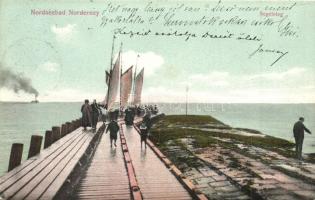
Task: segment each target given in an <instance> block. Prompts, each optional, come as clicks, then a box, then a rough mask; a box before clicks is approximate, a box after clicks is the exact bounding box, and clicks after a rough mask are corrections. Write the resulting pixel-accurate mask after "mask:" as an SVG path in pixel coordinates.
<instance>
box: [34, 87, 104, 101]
mask: <svg viewBox="0 0 315 200" xmlns="http://www.w3.org/2000/svg"><path fill="white" fill-rule="evenodd" d="M104 98H105V94H104V93H91V92H88V91H81V90H78V89H72V88H63V89H59V90H50V91H47V92H46V93H44V94H43V95H42V96H40V99H39V100H40V101H45V102H49V101H50V102H51V101H62V102H77V101H82V102H83V101H84V99H89V100H90V101H92V100H93V99H96V100H97V101H103V99H104Z"/></svg>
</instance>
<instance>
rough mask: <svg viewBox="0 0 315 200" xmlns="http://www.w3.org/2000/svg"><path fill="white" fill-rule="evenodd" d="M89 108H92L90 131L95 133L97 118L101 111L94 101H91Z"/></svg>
mask: <svg viewBox="0 0 315 200" xmlns="http://www.w3.org/2000/svg"><path fill="white" fill-rule="evenodd" d="M91 108H92V129H93V131H95V130H96V124H97V122H98V117H99V115H100V114H101V112H102V111H101V109H100V107H99V106H98V105H97V103H96V100H95V99H94V100H93V103H92V105H91Z"/></svg>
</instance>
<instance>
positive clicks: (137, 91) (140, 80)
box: [133, 68, 144, 105]
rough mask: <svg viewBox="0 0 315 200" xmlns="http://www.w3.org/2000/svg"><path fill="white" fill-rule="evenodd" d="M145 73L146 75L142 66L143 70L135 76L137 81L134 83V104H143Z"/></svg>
mask: <svg viewBox="0 0 315 200" xmlns="http://www.w3.org/2000/svg"><path fill="white" fill-rule="evenodd" d="M143 75H144V68H142V70H141V72H140V73H139V74H138V75H137V76H136V78H135V82H134V84H135V91H134V99H133V104H134V105H139V104H141V93H142V85H143Z"/></svg>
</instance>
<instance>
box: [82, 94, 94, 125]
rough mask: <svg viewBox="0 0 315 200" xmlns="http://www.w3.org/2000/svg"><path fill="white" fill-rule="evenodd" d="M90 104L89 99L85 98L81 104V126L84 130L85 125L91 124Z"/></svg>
mask: <svg viewBox="0 0 315 200" xmlns="http://www.w3.org/2000/svg"><path fill="white" fill-rule="evenodd" d="M91 112H92V109H91V106H90V105H89V100H87V99H86V100H85V101H84V104H83V105H82V106H81V113H82V126H83V128H84V130H86V127H87V126H91V124H92V117H91Z"/></svg>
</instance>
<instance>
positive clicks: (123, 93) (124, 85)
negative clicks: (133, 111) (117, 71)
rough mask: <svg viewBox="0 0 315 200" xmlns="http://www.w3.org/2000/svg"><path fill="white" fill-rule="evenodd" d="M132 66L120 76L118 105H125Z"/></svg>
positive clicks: (130, 85) (130, 83) (130, 81)
mask: <svg viewBox="0 0 315 200" xmlns="http://www.w3.org/2000/svg"><path fill="white" fill-rule="evenodd" d="M132 68H133V66H131V67H130V68H129V69H128V70H127V71H125V72H124V73H123V74H122V75H121V78H120V106H121V107H126V106H127V103H128V98H129V95H130V93H131V87H132Z"/></svg>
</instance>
